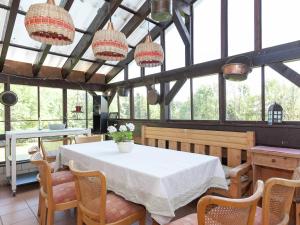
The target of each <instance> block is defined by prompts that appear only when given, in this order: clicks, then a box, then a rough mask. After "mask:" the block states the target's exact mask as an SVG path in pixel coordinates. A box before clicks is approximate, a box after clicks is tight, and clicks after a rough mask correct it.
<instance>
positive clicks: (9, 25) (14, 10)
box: [0, 0, 20, 72]
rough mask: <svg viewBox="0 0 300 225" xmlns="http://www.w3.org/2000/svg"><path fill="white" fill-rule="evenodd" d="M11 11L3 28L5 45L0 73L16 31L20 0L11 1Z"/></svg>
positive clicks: (1, 56) (3, 46)
mask: <svg viewBox="0 0 300 225" xmlns="http://www.w3.org/2000/svg"><path fill="white" fill-rule="evenodd" d="M9 5H11V7H10V11H8V12H7V15H6V18H5V25H4V28H3V34H2V35H3V37H2V39H3V44H2V51H1V55H0V72H1V71H2V70H3V67H4V62H5V58H6V55H7V51H8V47H9V43H10V39H11V36H12V33H13V30H14V26H15V22H16V18H17V15H18V9H19V5H20V0H10V1H9Z"/></svg>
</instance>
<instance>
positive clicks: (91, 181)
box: [69, 161, 106, 224]
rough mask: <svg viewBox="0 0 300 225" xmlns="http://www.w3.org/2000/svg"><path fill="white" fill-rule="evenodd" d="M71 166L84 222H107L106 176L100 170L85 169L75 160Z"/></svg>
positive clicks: (71, 162)
mask: <svg viewBox="0 0 300 225" xmlns="http://www.w3.org/2000/svg"><path fill="white" fill-rule="evenodd" d="M69 167H70V170H71V171H72V173H73V175H74V177H75V186H76V197H77V201H78V208H79V210H80V212H81V216H82V219H83V221H84V223H86V224H98V223H99V224H105V208H106V178H105V176H104V175H103V174H102V173H101V172H99V171H83V170H82V169H81V165H79V164H78V163H75V162H74V161H70V163H69ZM97 209H98V210H97Z"/></svg>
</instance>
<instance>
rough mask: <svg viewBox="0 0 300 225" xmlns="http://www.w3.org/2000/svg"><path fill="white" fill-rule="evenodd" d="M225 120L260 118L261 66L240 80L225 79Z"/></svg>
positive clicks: (256, 119)
mask: <svg viewBox="0 0 300 225" xmlns="http://www.w3.org/2000/svg"><path fill="white" fill-rule="evenodd" d="M226 118H227V120H244V121H249V120H252V121H259V120H261V68H255V69H253V71H252V73H250V74H249V75H248V79H247V80H245V81H242V82H235V81H226Z"/></svg>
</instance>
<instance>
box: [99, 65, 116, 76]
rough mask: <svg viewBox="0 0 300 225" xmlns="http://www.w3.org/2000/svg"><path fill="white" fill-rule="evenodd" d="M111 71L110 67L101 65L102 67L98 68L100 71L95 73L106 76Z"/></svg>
mask: <svg viewBox="0 0 300 225" xmlns="http://www.w3.org/2000/svg"><path fill="white" fill-rule="evenodd" d="M112 69H113V67H112V66H106V65H103V66H101V67H100V69H99V70H98V71H97V73H100V74H104V75H106V74H107V73H108V72H109V71H111V70H112Z"/></svg>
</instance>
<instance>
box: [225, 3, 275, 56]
mask: <svg viewBox="0 0 300 225" xmlns="http://www.w3.org/2000/svg"><path fill="white" fill-rule="evenodd" d="M270 9H271V8H270ZM270 9H269V10H270ZM241 15H242V16H241ZM228 43H229V44H228V54H229V55H236V54H238V53H243V52H248V51H253V50H254V2H253V0H246V1H240V0H230V1H228Z"/></svg>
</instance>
